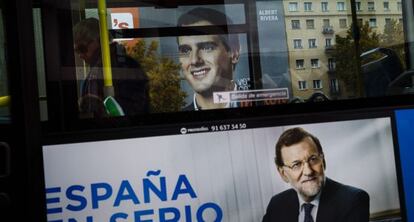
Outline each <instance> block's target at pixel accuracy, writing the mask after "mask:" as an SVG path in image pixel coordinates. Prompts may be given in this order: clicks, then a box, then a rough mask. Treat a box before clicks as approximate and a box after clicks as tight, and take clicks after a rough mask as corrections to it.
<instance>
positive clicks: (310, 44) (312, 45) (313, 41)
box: [308, 39, 316, 49]
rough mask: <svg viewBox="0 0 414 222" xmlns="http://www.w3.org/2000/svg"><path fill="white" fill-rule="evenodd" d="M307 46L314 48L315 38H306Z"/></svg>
mask: <svg viewBox="0 0 414 222" xmlns="http://www.w3.org/2000/svg"><path fill="white" fill-rule="evenodd" d="M308 43H309V48H310V49H312V48H316V39H308Z"/></svg>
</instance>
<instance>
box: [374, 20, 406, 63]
mask: <svg viewBox="0 0 414 222" xmlns="http://www.w3.org/2000/svg"><path fill="white" fill-rule="evenodd" d="M380 40H381V46H382V47H386V48H389V49H392V50H394V52H396V53H397V55H398V58H399V59H400V61H401V63H402V65H403V66H404V67H405V54H404V53H405V51H404V42H405V41H404V28H403V24H402V22H398V21H397V20H396V19H391V20H390V22H387V23H385V26H384V33H383V34H382V35H381V39H380Z"/></svg>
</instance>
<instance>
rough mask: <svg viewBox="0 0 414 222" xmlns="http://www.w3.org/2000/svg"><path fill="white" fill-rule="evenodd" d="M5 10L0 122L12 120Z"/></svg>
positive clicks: (0, 33) (0, 24) (0, 39)
mask: <svg viewBox="0 0 414 222" xmlns="http://www.w3.org/2000/svg"><path fill="white" fill-rule="evenodd" d="M5 34H6V33H5V30H4V21H3V11H2V9H1V8H0V124H3V123H8V122H9V121H10V96H9V85H8V77H7V75H8V72H7V62H6V46H7V42H6V38H5Z"/></svg>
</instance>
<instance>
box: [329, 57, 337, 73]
mask: <svg viewBox="0 0 414 222" xmlns="http://www.w3.org/2000/svg"><path fill="white" fill-rule="evenodd" d="M335 67H336V63H335V59H334V58H329V59H328V70H329V71H334V70H335Z"/></svg>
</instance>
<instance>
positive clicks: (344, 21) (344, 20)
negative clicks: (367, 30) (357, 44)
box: [339, 19, 347, 29]
mask: <svg viewBox="0 0 414 222" xmlns="http://www.w3.org/2000/svg"><path fill="white" fill-rule="evenodd" d="M346 27H347V24H346V19H339V28H342V29H344V28H346Z"/></svg>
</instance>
